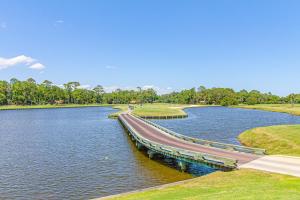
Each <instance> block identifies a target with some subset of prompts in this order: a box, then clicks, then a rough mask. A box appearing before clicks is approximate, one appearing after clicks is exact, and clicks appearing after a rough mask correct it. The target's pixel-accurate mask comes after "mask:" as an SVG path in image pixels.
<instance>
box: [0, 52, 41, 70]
mask: <svg viewBox="0 0 300 200" xmlns="http://www.w3.org/2000/svg"><path fill="white" fill-rule="evenodd" d="M17 65H26V66H29V68H30V69H35V70H42V69H45V66H44V65H43V64H41V63H38V62H37V60H36V59H34V58H31V57H29V56H25V55H20V56H16V57H13V58H2V57H0V70H1V69H7V68H9V67H13V66H17Z"/></svg>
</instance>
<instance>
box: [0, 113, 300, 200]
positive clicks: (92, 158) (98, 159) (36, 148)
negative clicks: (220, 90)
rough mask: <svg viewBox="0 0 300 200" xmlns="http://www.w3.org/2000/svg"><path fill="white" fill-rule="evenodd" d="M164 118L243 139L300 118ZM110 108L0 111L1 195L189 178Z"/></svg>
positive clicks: (169, 123) (186, 128) (93, 192)
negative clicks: (133, 136) (145, 145)
mask: <svg viewBox="0 0 300 200" xmlns="http://www.w3.org/2000/svg"><path fill="white" fill-rule="evenodd" d="M186 111H187V112H188V114H189V116H190V117H189V118H187V119H181V120H165V121H159V123H160V124H162V125H164V126H166V127H168V128H170V129H173V130H175V131H178V132H180V133H184V134H187V135H191V136H194V137H201V138H206V139H213V140H218V141H224V142H231V143H237V140H236V136H237V135H238V133H240V132H242V131H243V130H246V129H248V128H252V127H256V126H265V125H272V124H286V123H300V117H295V116H291V115H287V114H281V113H271V112H263V111H255V110H241V109H230V108H217V107H214V108H194V109H187V110H186ZM111 112H114V110H113V109H111V108H105V107H104V108H95V107H94V108H72V109H49V110H18V111H1V112H0V199H88V198H94V197H101V196H106V195H109V194H115V193H119V192H125V191H130V190H136V189H140V188H145V187H150V186H154V185H160V184H164V183H169V182H174V181H178V180H183V179H187V178H190V177H191V175H189V174H186V173H180V172H178V171H177V170H176V169H173V168H171V167H168V166H167V164H166V163H164V164H161V163H159V162H157V161H152V160H149V159H148V158H147V157H146V156H145V155H144V154H143V153H141V152H139V151H137V150H136V148H135V147H134V146H133V144H132V143H131V142H130V140H129V139H128V137H127V135H126V133H125V132H124V130H123V128H122V127H121V125H120V124H119V122H118V121H117V120H111V119H108V118H107V115H108V114H109V113H111Z"/></svg>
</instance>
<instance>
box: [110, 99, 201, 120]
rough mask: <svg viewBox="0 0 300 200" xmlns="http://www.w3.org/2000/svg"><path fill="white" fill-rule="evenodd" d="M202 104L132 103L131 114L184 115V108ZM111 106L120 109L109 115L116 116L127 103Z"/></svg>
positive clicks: (126, 108) (125, 107) (154, 115)
mask: <svg viewBox="0 0 300 200" xmlns="http://www.w3.org/2000/svg"><path fill="white" fill-rule="evenodd" d="M200 106H203V105H187V104H165V103H153V104H150V103H149V104H143V105H134V110H133V114H136V115H139V116H152V117H160V116H178V115H181V116H183V115H184V116H186V115H187V114H186V113H185V112H184V110H183V109H184V108H189V107H200ZM113 108H118V109H120V111H118V112H116V113H112V114H111V115H110V117H112V118H116V117H118V115H119V114H120V113H122V112H124V111H126V110H128V105H114V106H113Z"/></svg>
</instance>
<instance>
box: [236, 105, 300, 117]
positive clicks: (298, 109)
mask: <svg viewBox="0 0 300 200" xmlns="http://www.w3.org/2000/svg"><path fill="white" fill-rule="evenodd" d="M234 107H237V108H246V109H257V110H265V111H272V112H283V113H288V114H292V115H300V104H295V105H294V106H292V105H291V104H257V105H238V106H234Z"/></svg>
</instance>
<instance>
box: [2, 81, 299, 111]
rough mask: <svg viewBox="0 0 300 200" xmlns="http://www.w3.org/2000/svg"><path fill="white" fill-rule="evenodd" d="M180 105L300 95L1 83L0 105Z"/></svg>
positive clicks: (285, 100)
mask: <svg viewBox="0 0 300 200" xmlns="http://www.w3.org/2000/svg"><path fill="white" fill-rule="evenodd" d="M154 102H161V103H180V104H215V105H223V106H229V105H236V104H248V105H253V104H263V103H264V104H271V103H292V104H294V103H300V94H290V95H288V96H286V97H280V96H277V95H273V94H271V93H261V92H259V91H257V90H252V91H247V90H241V91H238V92H236V91H234V90H233V89H230V88H205V87H204V86H200V87H199V88H197V89H196V88H192V89H188V90H182V91H180V92H172V93H170V94H164V95H158V94H157V93H156V91H155V90H154V89H146V90H143V89H142V88H141V87H137V89H136V90H121V89H117V90H115V91H113V92H105V91H104V88H103V87H102V86H101V85H98V86H96V87H94V88H93V89H85V88H82V87H80V83H79V82H68V83H66V84H63V86H57V85H55V84H53V83H52V82H51V81H49V80H45V81H43V82H42V83H40V84H39V83H37V82H36V81H35V80H34V79H32V78H29V79H27V80H25V81H20V80H18V79H15V78H12V79H11V80H10V81H9V82H7V81H4V80H3V81H0V105H43V104H92V103H97V104H129V103H139V104H143V103H154Z"/></svg>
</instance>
